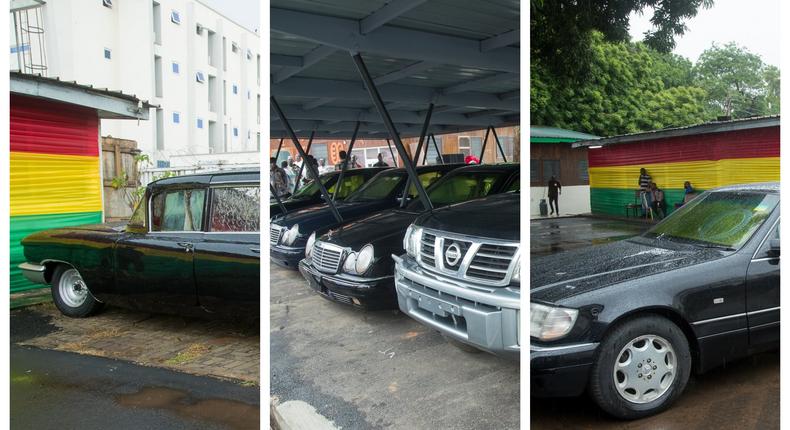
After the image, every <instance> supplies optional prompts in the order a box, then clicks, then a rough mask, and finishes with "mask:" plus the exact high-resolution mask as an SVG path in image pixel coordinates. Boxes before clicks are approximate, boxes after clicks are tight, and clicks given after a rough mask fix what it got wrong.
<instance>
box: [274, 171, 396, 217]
mask: <svg viewBox="0 0 790 430" xmlns="http://www.w3.org/2000/svg"><path fill="white" fill-rule="evenodd" d="M387 169H388V167H365V168H361V169H348V170H346V172H345V173H344V174H343V187H342V188H341V189H340V190H338V192H337V195H336V196H335V199H336V200H343V199H345V198H346V197H348V196H349V195H351V193H353V192H354V191H356V190H357V189H358V188H359V187H361V186H362V184H364V183H365V182H367V181H369V180H370V179H371V178H372V177H374V176H376V174H377V173H379V172H381V171H383V170H387ZM319 177H320V178H321V183H322V184H324V187H326V190H327V191H328V192H329V194H334V192H335V184H336V183H337V180H338V178H339V177H340V171H339V170H338V171H334V172H329V173H324V174H322V175H321V176H319ZM319 203H321V204H325V203H324V199H323V197H322V196H321V189H320V188H319V187H318V184H317V183H316V182H315V181H313V182H311V183H309V184H307V185H305V186H303V187H302V188H299V189H298V190H296V192H295V193H293V195H292V196H290V197H289V198H287V199H285V200H282V204H283V206H285V209H286V210H287V211H288V212H290V211H294V210H297V209H301V208H305V207H307V206H312V205H315V204H319ZM282 213H283V211H282V207H281V206H280V204H279V203H277V201H276V200H275V199H274V198H272V199H271V200H270V201H269V218H270V219H271V218H274V217H275V216H278V215H282Z"/></svg>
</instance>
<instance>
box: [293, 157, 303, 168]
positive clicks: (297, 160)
mask: <svg viewBox="0 0 790 430" xmlns="http://www.w3.org/2000/svg"><path fill="white" fill-rule="evenodd" d="M294 165H295V166H296V168H297V169H298V168H299V167H302V156H301V155H299V154H296V161H294Z"/></svg>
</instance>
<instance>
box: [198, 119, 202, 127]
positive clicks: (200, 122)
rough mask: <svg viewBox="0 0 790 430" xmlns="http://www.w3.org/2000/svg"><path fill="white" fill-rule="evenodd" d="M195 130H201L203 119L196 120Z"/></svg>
mask: <svg viewBox="0 0 790 430" xmlns="http://www.w3.org/2000/svg"><path fill="white" fill-rule="evenodd" d="M197 128H203V118H198V119H197Z"/></svg>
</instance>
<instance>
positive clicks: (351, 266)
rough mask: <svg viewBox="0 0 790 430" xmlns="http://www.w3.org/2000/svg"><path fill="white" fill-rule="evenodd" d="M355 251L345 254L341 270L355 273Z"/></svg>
mask: <svg viewBox="0 0 790 430" xmlns="http://www.w3.org/2000/svg"><path fill="white" fill-rule="evenodd" d="M356 266H357V253H356V252H349V253H348V255H347V256H346V261H345V262H344V263H343V270H344V271H346V272H348V273H356V269H357V267H356Z"/></svg>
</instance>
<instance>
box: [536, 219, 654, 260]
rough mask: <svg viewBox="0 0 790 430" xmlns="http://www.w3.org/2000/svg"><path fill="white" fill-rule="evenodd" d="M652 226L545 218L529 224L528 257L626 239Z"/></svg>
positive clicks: (608, 221) (606, 221) (641, 223)
mask: <svg viewBox="0 0 790 430" xmlns="http://www.w3.org/2000/svg"><path fill="white" fill-rule="evenodd" d="M651 226H652V224H650V223H647V222H644V221H641V220H638V219H635V220H633V221H624V220H623V221H620V220H610V219H603V218H592V217H568V218H548V219H540V220H532V221H530V223H529V238H530V255H531V256H532V257H540V256H544V255H551V254H556V253H558V252H562V251H570V250H571V249H576V248H581V247H585V246H592V245H600V244H602V243H607V242H612V241H616V240H622V239H627V238H629V237H632V236H636V235H638V234H641V233H643V232H645V231H647V229H648V228H650V227H651Z"/></svg>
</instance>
